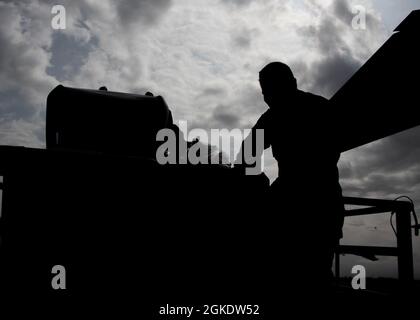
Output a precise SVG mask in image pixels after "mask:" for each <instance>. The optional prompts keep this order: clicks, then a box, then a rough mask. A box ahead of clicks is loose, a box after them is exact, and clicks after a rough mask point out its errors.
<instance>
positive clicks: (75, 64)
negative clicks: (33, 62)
mask: <svg viewBox="0 0 420 320" xmlns="http://www.w3.org/2000/svg"><path fill="white" fill-rule="evenodd" d="M97 44H98V40H97V38H92V39H90V41H88V42H82V41H78V40H76V39H75V38H74V37H71V36H68V35H67V34H66V33H60V32H57V33H54V34H53V36H52V46H51V50H50V51H51V60H50V65H49V66H48V68H47V70H46V71H47V73H48V74H50V75H52V76H54V77H55V78H56V79H57V80H58V81H60V82H62V81H65V80H70V79H72V78H73V77H74V76H75V75H76V74H77V73H78V72H79V70H80V68H81V66H83V64H84V63H85V62H86V59H87V58H88V57H89V52H90V51H91V50H93V49H94V48H95V47H96V46H97Z"/></svg>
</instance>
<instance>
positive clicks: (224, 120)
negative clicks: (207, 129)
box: [213, 105, 240, 128]
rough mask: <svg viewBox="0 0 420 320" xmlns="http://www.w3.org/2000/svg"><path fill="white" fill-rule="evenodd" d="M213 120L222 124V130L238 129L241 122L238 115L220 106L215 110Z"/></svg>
mask: <svg viewBox="0 0 420 320" xmlns="http://www.w3.org/2000/svg"><path fill="white" fill-rule="evenodd" d="M213 119H214V120H215V121H216V122H217V123H219V124H221V127H222V128H236V127H238V124H239V120H240V118H239V117H238V116H237V115H236V114H234V113H233V112H232V111H231V110H229V108H228V107H227V106H224V105H219V106H217V107H216V108H215V109H214V111H213Z"/></svg>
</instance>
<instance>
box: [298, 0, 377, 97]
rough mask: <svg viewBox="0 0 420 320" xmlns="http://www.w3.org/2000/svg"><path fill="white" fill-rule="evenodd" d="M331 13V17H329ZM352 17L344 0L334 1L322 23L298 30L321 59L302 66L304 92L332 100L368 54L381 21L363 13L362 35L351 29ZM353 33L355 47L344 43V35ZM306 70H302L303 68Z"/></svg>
mask: <svg viewBox="0 0 420 320" xmlns="http://www.w3.org/2000/svg"><path fill="white" fill-rule="evenodd" d="M330 12H332V13H330ZM353 18H354V13H353V12H352V10H351V6H350V4H349V2H348V1H347V0H345V1H344V0H343V1H334V2H333V4H332V5H331V10H326V11H323V12H322V13H321V21H320V23H319V24H318V25H316V26H313V25H311V26H306V27H303V28H300V29H298V30H297V33H298V35H300V36H301V37H302V40H303V41H305V42H306V43H309V45H313V46H314V48H315V50H316V51H317V52H319V54H320V58H319V59H318V60H317V61H315V62H313V63H312V64H310V65H306V66H305V65H304V63H301V62H295V63H294V64H296V65H300V67H301V68H300V71H305V73H304V74H302V77H303V79H298V80H299V82H300V83H303V84H305V85H306V86H307V88H308V89H309V90H311V91H314V92H316V93H319V94H322V95H324V96H326V97H331V96H332V95H333V94H334V93H335V92H336V91H337V90H338V89H339V88H340V87H341V86H342V85H343V84H344V83H345V82H346V81H347V80H348V79H349V78H350V77H351V76H352V75H353V74H354V73H355V72H356V71H357V70H358V69H359V68H360V66H361V65H362V64H363V62H364V61H363V59H362V58H367V57H368V55H369V54H371V52H370V47H371V43H370V39H371V37H375V36H376V35H377V34H379V33H378V30H379V25H380V21H379V20H378V19H377V18H376V17H375V16H374V15H372V14H370V13H369V12H366V23H367V28H366V30H363V33H362V34H361V35H358V34H356V32H358V31H360V30H353V29H352V20H353ZM349 32H352V33H353V36H354V37H355V38H356V39H357V44H355V43H349V42H347V41H346V35H347V33H349ZM303 66H305V67H304V68H302V67H303Z"/></svg>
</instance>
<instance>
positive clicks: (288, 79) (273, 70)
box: [260, 62, 297, 108]
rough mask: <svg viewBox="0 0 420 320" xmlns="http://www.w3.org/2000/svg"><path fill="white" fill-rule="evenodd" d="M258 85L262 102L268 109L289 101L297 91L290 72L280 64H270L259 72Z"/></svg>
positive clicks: (286, 66) (285, 66)
mask: <svg viewBox="0 0 420 320" xmlns="http://www.w3.org/2000/svg"><path fill="white" fill-rule="evenodd" d="M260 85H261V90H262V94H263V96H264V101H265V102H266V103H267V104H268V106H269V107H270V108H271V107H273V106H275V105H276V104H278V103H281V102H282V101H284V100H287V99H289V98H290V97H291V96H292V95H294V94H295V92H296V91H297V85H296V79H295V77H294V76H293V72H292V70H290V68H289V66H288V65H286V64H284V63H282V62H271V63H269V64H267V65H266V66H265V67H264V68H263V69H262V70H261V71H260Z"/></svg>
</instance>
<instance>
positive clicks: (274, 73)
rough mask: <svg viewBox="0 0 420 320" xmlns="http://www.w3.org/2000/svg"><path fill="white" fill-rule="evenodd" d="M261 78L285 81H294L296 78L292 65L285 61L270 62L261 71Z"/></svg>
mask: <svg viewBox="0 0 420 320" xmlns="http://www.w3.org/2000/svg"><path fill="white" fill-rule="evenodd" d="M260 78H264V79H269V80H271V79H281V80H282V81H284V82H288V81H291V82H292V81H293V83H295V81H296V79H295V76H294V75H293V72H292V70H291V69H290V67H289V66H288V65H287V64H285V63H283V62H270V63H269V64H267V65H266V66H265V67H264V68H262V70H261V71H260Z"/></svg>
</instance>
